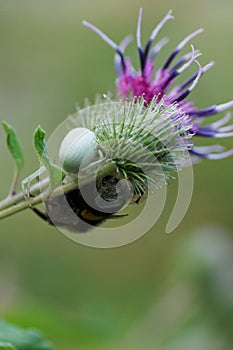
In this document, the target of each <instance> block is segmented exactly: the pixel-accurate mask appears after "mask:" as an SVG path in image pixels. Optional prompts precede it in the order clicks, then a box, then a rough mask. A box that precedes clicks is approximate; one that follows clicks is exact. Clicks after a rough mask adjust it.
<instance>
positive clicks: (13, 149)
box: [2, 121, 24, 171]
mask: <svg viewBox="0 0 233 350" xmlns="http://www.w3.org/2000/svg"><path fill="white" fill-rule="evenodd" d="M2 125H3V127H4V130H5V132H6V134H7V146H8V149H9V151H10V153H11V155H12V157H13V158H14V160H15V162H16V166H17V170H18V171H20V170H21V169H22V167H23V165H24V159H23V152H22V149H21V146H20V143H19V140H18V137H17V135H16V132H15V130H14V129H13V128H12V126H11V125H10V124H8V123H7V122H5V121H3V122H2Z"/></svg>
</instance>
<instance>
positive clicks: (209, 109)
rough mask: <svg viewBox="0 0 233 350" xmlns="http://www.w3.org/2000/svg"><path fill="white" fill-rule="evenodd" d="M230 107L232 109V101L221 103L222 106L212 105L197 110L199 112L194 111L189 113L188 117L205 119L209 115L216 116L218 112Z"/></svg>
mask: <svg viewBox="0 0 233 350" xmlns="http://www.w3.org/2000/svg"><path fill="white" fill-rule="evenodd" d="M231 107H233V101H229V102H226V103H223V104H221V105H218V106H216V105H213V106H210V107H207V108H205V109H199V110H197V109H195V110H193V111H190V112H189V115H190V116H193V118H196V117H197V118H199V117H206V116H209V115H213V114H217V113H219V112H223V111H225V110H226V109H228V108H231Z"/></svg>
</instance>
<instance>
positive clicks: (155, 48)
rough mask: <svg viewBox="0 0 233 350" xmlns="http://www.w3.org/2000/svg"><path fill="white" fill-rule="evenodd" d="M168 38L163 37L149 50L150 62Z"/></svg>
mask: <svg viewBox="0 0 233 350" xmlns="http://www.w3.org/2000/svg"><path fill="white" fill-rule="evenodd" d="M168 41H169V39H168V38H163V39H162V40H160V41H159V42H158V43H157V44H156V45H155V46H154V47H153V49H152V50H151V53H150V55H149V60H150V61H151V62H153V61H154V59H155V57H156V56H157V54H158V53H159V52H160V50H161V49H162V48H163V46H164V45H166V44H167V43H168Z"/></svg>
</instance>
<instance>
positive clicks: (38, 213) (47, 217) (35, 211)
mask: <svg viewBox="0 0 233 350" xmlns="http://www.w3.org/2000/svg"><path fill="white" fill-rule="evenodd" d="M30 209H31V210H32V211H33V212H34V213H35V214H36V215H38V216H39V217H40V218H41V219H42V220H44V221H46V222H48V223H49V224H50V225H52V226H54V224H53V223H52V221H51V220H50V218H49V216H48V215H47V214H46V213H43V212H42V211H41V210H39V209H38V208H33V207H30Z"/></svg>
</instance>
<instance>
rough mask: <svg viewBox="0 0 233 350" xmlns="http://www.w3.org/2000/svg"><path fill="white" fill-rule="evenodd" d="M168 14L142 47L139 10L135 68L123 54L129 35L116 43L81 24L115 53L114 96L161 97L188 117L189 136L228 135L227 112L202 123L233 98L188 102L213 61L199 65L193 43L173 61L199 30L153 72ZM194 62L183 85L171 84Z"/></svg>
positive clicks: (204, 151) (216, 150) (197, 150)
mask: <svg viewBox="0 0 233 350" xmlns="http://www.w3.org/2000/svg"><path fill="white" fill-rule="evenodd" d="M171 13H172V11H169V12H168V13H167V15H166V16H165V17H164V18H163V19H162V20H161V22H160V23H159V24H158V25H157V26H156V27H155V28H154V29H153V31H152V33H151V35H150V37H149V40H148V41H147V43H146V45H145V48H144V49H143V47H142V44H141V21H142V9H140V11H139V16H138V23H137V31H136V42H137V49H138V53H139V58H140V69H139V70H138V71H137V70H135V69H134V67H133V65H132V63H131V60H130V58H128V57H125V55H124V51H125V49H126V47H127V46H128V44H129V43H130V42H131V40H132V37H131V36H127V37H126V38H125V39H124V40H123V41H122V42H121V43H120V44H119V45H117V44H116V43H115V42H114V41H112V40H111V39H110V38H109V37H108V36H107V35H106V34H104V33H103V32H102V31H101V30H100V29H98V28H97V27H95V26H94V25H92V24H90V23H88V22H87V21H84V22H83V24H84V25H85V26H86V27H88V28H90V29H91V30H93V31H94V32H95V33H97V34H98V35H99V36H100V37H101V38H102V39H103V40H104V41H105V42H106V43H107V44H109V45H110V46H111V47H112V48H113V49H114V50H115V52H116V54H115V60H114V64H115V71H116V75H117V80H116V86H117V95H118V96H119V97H121V98H123V99H124V98H126V97H130V98H135V97H141V96H143V98H144V100H145V102H146V104H149V103H150V102H151V101H152V100H153V99H154V98H155V97H156V99H155V103H159V102H160V101H161V99H163V101H164V105H166V106H169V105H170V104H173V103H177V106H178V108H181V109H182V110H183V112H184V115H188V116H189V117H190V120H191V122H192V127H191V128H190V130H189V132H190V135H192V136H201V137H207V138H226V137H231V136H233V124H230V125H226V124H227V123H228V122H229V120H230V119H231V115H230V114H229V113H227V114H226V115H225V116H224V117H220V119H219V120H218V121H215V122H213V123H210V124H208V125H204V126H203V125H202V123H203V121H205V119H206V118H207V119H208V118H209V116H212V115H215V114H218V113H220V112H223V111H225V110H227V109H228V108H231V107H233V101H230V102H227V103H223V104H219V105H212V106H210V107H207V108H204V109H197V108H196V106H195V103H194V102H193V101H187V97H188V95H189V94H190V93H191V92H192V90H193V89H194V88H195V87H196V85H197V84H198V81H199V79H200V77H201V76H202V75H203V74H204V73H205V72H206V71H207V70H208V69H209V68H211V67H212V66H213V62H210V63H209V64H207V65H206V66H204V67H201V66H200V64H199V63H198V62H197V61H196V58H197V57H198V56H199V55H200V53H199V51H197V50H194V48H193V46H191V47H192V51H191V53H188V54H186V55H184V56H182V57H181V58H179V59H177V60H176V61H175V62H174V60H175V58H176V56H177V55H178V54H179V53H180V51H181V50H182V49H183V48H184V46H185V45H186V44H187V43H188V42H190V40H192V39H193V38H194V37H195V36H197V35H198V34H200V33H202V31H203V30H202V29H198V30H197V31H195V32H193V33H191V34H190V35H188V36H187V37H185V38H184V39H183V40H182V41H181V42H180V43H179V44H178V45H177V46H176V47H175V49H174V50H173V51H172V53H171V54H170V56H169V57H168V58H167V59H166V60H165V63H164V64H163V66H162V67H161V68H160V69H158V70H157V71H155V67H154V59H155V57H156V56H157V54H158V53H159V52H160V50H161V49H162V47H163V46H164V45H165V44H166V43H167V41H168V40H167V39H166V38H164V39H162V40H161V41H159V42H157V44H156V45H155V46H152V45H153V43H154V40H155V38H156V36H157V34H158V32H159V31H160V30H161V28H162V27H163V26H164V24H165V23H166V22H167V21H168V20H170V19H172V18H173V16H172V15H171ZM193 62H196V63H197V64H198V69H197V71H196V73H194V74H193V75H191V76H190V77H189V78H188V79H187V80H185V81H184V82H183V83H182V84H179V85H174V82H175V78H176V77H177V76H179V75H180V74H181V73H182V72H184V71H185V70H186V69H187V68H189V66H190V65H191V64H192V63H193ZM173 118H174V116H173ZM189 152H190V153H191V154H192V155H195V156H198V157H201V158H208V159H221V158H225V157H228V156H230V155H233V149H230V150H227V151H225V150H224V148H223V147H222V146H220V145H211V146H202V147H200V146H199V147H198V146H195V145H193V146H192V147H191V149H190V150H189Z"/></svg>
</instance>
